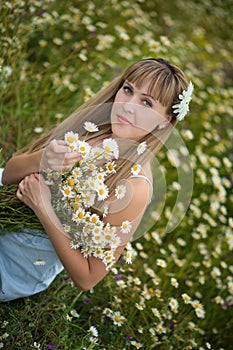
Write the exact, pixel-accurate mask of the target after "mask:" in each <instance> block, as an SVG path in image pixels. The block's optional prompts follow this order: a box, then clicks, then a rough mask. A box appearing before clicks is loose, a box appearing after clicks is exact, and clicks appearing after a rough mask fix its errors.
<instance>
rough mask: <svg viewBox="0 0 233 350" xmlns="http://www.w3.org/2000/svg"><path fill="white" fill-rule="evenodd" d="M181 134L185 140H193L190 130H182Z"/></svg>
mask: <svg viewBox="0 0 233 350" xmlns="http://www.w3.org/2000/svg"><path fill="white" fill-rule="evenodd" d="M181 133H182V136H183V137H184V139H185V140H193V138H194V136H193V133H192V131H191V130H182V132H181Z"/></svg>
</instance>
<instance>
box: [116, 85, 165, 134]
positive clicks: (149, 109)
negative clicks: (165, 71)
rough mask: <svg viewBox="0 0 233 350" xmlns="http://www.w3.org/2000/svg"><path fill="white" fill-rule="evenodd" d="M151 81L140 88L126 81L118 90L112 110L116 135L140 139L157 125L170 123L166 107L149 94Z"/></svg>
mask: <svg viewBox="0 0 233 350" xmlns="http://www.w3.org/2000/svg"><path fill="white" fill-rule="evenodd" d="M149 83H150V82H148V83H146V84H145V85H143V87H141V88H140V89H138V88H137V87H136V86H135V84H132V83H131V82H128V81H125V82H124V84H123V86H122V87H121V88H120V89H119V90H118V92H117V94H116V97H115V100H114V103H113V106H112V111H111V124H112V132H113V135H114V136H115V137H120V138H127V139H131V140H139V139H141V138H142V137H144V136H145V135H147V134H148V133H150V132H151V131H152V130H154V129H155V128H156V127H158V126H160V127H161V126H166V124H167V123H169V120H170V119H171V118H170V117H169V116H168V115H166V107H165V106H163V105H161V103H159V102H158V101H156V100H155V99H154V98H153V97H152V96H150V95H149V94H148V86H149Z"/></svg>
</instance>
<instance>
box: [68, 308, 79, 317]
mask: <svg viewBox="0 0 233 350" xmlns="http://www.w3.org/2000/svg"><path fill="white" fill-rule="evenodd" d="M70 314H71V316H73V317H77V318H79V317H80V315H79V314H78V313H77V311H76V310H74V309H73V310H71V311H70Z"/></svg>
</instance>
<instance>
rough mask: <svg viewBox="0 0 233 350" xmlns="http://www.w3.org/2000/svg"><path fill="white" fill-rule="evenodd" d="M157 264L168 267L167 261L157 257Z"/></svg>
mask: <svg viewBox="0 0 233 350" xmlns="http://www.w3.org/2000/svg"><path fill="white" fill-rule="evenodd" d="M157 265H158V266H160V267H166V266H167V263H166V261H165V260H163V259H157Z"/></svg>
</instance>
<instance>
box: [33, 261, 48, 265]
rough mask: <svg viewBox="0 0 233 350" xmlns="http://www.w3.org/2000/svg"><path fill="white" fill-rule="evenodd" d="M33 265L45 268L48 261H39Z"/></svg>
mask: <svg viewBox="0 0 233 350" xmlns="http://www.w3.org/2000/svg"><path fill="white" fill-rule="evenodd" d="M33 264H34V265H36V266H43V265H45V264H46V261H44V260H42V259H37V260H36V261H35V262H34V263H33Z"/></svg>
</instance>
